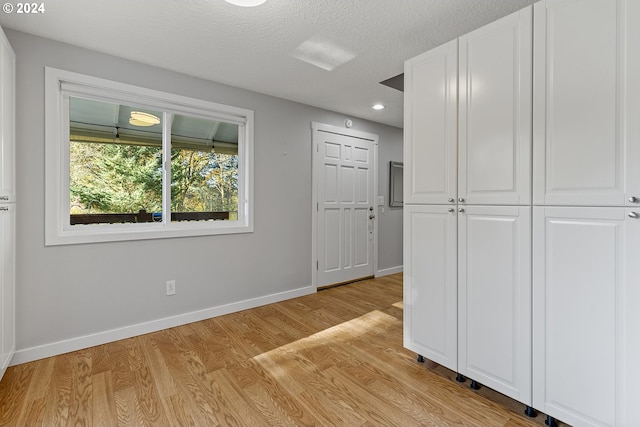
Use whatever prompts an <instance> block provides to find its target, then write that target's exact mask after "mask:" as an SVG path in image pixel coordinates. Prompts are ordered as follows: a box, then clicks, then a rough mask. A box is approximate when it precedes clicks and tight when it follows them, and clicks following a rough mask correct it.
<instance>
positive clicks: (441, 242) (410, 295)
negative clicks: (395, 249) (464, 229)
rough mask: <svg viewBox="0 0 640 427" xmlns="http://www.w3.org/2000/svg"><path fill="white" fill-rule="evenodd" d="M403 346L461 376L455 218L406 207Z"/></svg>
mask: <svg viewBox="0 0 640 427" xmlns="http://www.w3.org/2000/svg"><path fill="white" fill-rule="evenodd" d="M404 242H405V243H404V251H405V253H404V346H405V347H406V348H408V349H410V350H412V351H415V352H416V353H418V354H420V355H422V356H424V357H426V358H427V359H430V360H432V361H434V362H436V363H439V364H441V365H443V366H446V367H447V368H449V369H452V370H454V371H455V370H457V340H456V336H457V303H456V300H457V280H456V276H457V265H456V246H457V244H456V214H455V210H454V209H453V207H451V206H442V205H440V206H436V205H433V206H428V205H423V206H411V205H405V206H404Z"/></svg>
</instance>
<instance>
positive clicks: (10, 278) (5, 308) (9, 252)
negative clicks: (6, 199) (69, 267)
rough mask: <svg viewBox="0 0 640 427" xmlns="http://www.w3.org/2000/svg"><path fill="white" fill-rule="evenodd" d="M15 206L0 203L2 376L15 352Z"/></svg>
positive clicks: (0, 355) (0, 364) (0, 373)
mask: <svg viewBox="0 0 640 427" xmlns="http://www.w3.org/2000/svg"><path fill="white" fill-rule="evenodd" d="M14 230H15V206H14V205H13V204H5V205H0V378H2V375H3V374H4V372H5V370H6V369H7V366H8V365H9V363H10V362H11V358H12V356H13V353H14V352H15V332H14V331H15V326H14V311H15V297H14V292H15V282H14V280H15V279H14V277H15V259H14V252H15V231H14Z"/></svg>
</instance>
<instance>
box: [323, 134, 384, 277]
mask: <svg viewBox="0 0 640 427" xmlns="http://www.w3.org/2000/svg"><path fill="white" fill-rule="evenodd" d="M338 131H339V132H344V133H345V134H342V133H336V132H338ZM313 137H314V138H313V145H314V147H313V150H314V166H315V167H314V188H315V195H316V199H317V200H316V206H315V208H316V221H315V222H316V251H315V255H316V263H315V264H316V265H315V267H316V269H317V275H316V278H317V281H316V283H317V286H326V285H331V284H335V283H342V282H347V281H351V280H356V279H359V278H362V277H367V276H372V275H373V274H374V237H375V216H376V213H377V207H376V205H375V204H374V194H375V192H374V191H375V188H374V187H375V182H376V181H375V165H376V150H375V148H376V146H377V136H375V135H370V134H360V133H358V132H353V131H350V130H348V129H340V128H334V127H330V126H327V125H314V132H313Z"/></svg>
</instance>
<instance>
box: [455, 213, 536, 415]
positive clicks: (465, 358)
mask: <svg viewBox="0 0 640 427" xmlns="http://www.w3.org/2000/svg"><path fill="white" fill-rule="evenodd" d="M458 263H459V264H458V318H459V324H458V334H459V335H458V371H459V372H460V373H461V374H463V375H465V376H468V377H469V378H472V379H474V380H476V381H478V382H480V383H482V384H483V385H486V386H488V387H490V388H492V389H494V390H497V391H499V392H501V393H503V394H505V395H507V396H509V397H511V398H513V399H516V400H518V401H520V402H522V403H525V404H526V405H529V406H531V405H532V402H531V207H524V206H465V207H464V208H462V212H461V213H459V214H458Z"/></svg>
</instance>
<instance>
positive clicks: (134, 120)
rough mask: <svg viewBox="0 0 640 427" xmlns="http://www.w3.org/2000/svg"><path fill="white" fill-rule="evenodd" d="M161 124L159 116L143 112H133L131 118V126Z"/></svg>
mask: <svg viewBox="0 0 640 427" xmlns="http://www.w3.org/2000/svg"><path fill="white" fill-rule="evenodd" d="M159 123H160V119H159V118H158V117H157V116H154V115H153V114H149V113H143V112H142V111H132V112H131V118H129V124H132V125H134V126H153V125H157V124H159Z"/></svg>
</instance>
